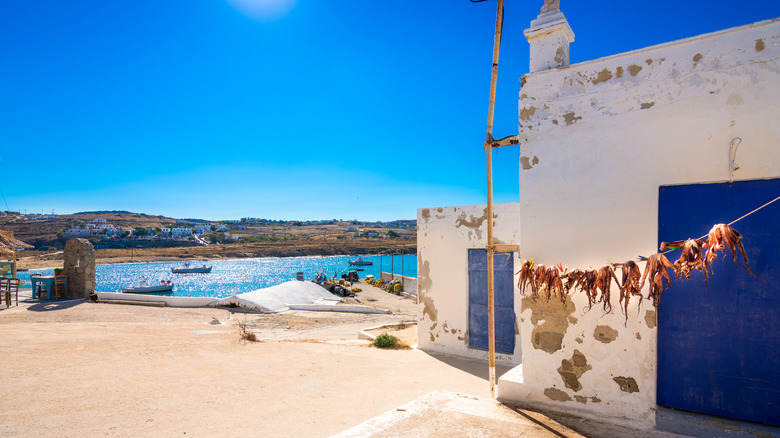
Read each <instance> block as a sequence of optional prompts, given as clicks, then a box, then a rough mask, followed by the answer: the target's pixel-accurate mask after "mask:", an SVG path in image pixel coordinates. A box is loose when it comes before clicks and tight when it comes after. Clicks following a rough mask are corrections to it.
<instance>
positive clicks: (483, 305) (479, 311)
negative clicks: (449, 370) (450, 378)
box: [469, 249, 515, 354]
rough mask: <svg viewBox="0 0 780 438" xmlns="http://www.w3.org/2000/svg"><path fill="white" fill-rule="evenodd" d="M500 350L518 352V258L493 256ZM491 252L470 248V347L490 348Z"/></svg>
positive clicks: (494, 294)
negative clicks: (516, 323) (516, 294)
mask: <svg viewBox="0 0 780 438" xmlns="http://www.w3.org/2000/svg"><path fill="white" fill-rule="evenodd" d="M493 267H494V272H493V278H494V292H493V301H494V312H495V322H496V351H497V352H499V353H507V354H513V353H514V352H515V295H514V257H513V253H511V252H500V253H499V252H497V253H495V255H494V256H493ZM487 278H488V277H487V251H486V250H484V249H469V347H471V348H479V349H482V350H487V349H488V298H487Z"/></svg>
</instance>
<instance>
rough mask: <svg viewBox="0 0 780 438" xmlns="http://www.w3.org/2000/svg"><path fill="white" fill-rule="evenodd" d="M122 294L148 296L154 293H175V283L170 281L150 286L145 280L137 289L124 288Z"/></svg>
mask: <svg viewBox="0 0 780 438" xmlns="http://www.w3.org/2000/svg"><path fill="white" fill-rule="evenodd" d="M121 290H122V293H126V294H148V293H153V292H173V283H171V282H170V281H160V284H154V285H148V284H146V281H145V280H141V281H139V282H138V286H135V287H123V288H121Z"/></svg>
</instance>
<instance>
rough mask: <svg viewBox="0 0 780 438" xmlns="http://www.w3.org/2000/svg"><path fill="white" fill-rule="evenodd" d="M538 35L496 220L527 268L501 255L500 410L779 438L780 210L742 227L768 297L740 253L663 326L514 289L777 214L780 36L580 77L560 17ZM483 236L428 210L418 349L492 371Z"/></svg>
mask: <svg viewBox="0 0 780 438" xmlns="http://www.w3.org/2000/svg"><path fill="white" fill-rule="evenodd" d="M507 25H510V23H507ZM526 37H527V38H528V41H529V44H530V56H531V59H530V70H531V71H530V72H529V73H528V74H526V75H524V76H523V85H522V88H521V90H520V96H519V129H518V139H519V143H520V146H519V157H518V166H519V167H520V178H519V179H520V180H519V200H518V202H513V203H508V204H498V205H496V206H495V211H494V223H495V243H497V244H505V245H517V248H518V251H519V253H518V252H512V253H497V254H496V256H495V266H496V268H495V269H496V275H495V278H496V280H495V282H496V283H495V284H496V286H495V296H496V304H495V306H496V310H495V315H496V350H497V360H498V362H499V364H501V363H503V364H508V365H514V366H515V368H513V369H512V370H511V371H509V372H508V373H506V374H505V375H503V376H501V378H500V380H499V382H498V398H499V400H501V401H506V402H511V403H517V404H521V405H522V404H530V405H534V406H539V407H544V408H546V409H549V410H553V411H556V410H557V411H561V412H568V413H577V414H579V415H582V416H586V417H587V416H591V417H598V418H600V419H609V420H611V421H613V422H616V423H625V424H631V425H633V426H641V427H646V428H652V427H653V426H655V425H656V418H657V417H656V413H657V411H658V410H659V409H661V408H662V407H671V408H676V409H682V410H686V411H694V412H700V413H705V414H713V415H718V416H721V417H727V418H734V419H741V420H749V421H754V422H757V423H764V424H773V425H775V426H777V425H779V424H778V421H780V415H778V413H779V412H780V386H778V385H780V354H778V351H780V335H779V334H778V333H777V332H778V331H777V330H776V328H777V324H776V318H777V315H778V312H780V291H778V290H777V284H780V283H778V282H777V281H773V280H780V278H776V277H778V276H780V260H778V257H780V256H779V255H778V253H777V250H776V248H777V247H780V226H778V224H780V202H777V203H774V204H771V205H769V206H767V207H765V208H763V209H761V210H759V211H756V212H755V213H753V214H752V215H749V216H746V217H745V218H744V219H741V220H739V221H738V222H736V223H735V224H734V228H735V229H737V230H739V231H740V232H741V233H742V235H743V236H744V243H745V247H746V249H747V251H748V256H749V258H750V266H751V267H752V269H753V272H755V273H756V274H757V275H760V279H757V277H752V276H750V275H749V274H748V273H747V272H746V270H745V269H743V268H740V267H739V266H737V265H736V264H734V263H732V261H731V257H730V254H729V255H728V256H726V257H725V260H723V259H721V258H718V260H716V261H715V262H714V263H713V266H712V273H711V274H710V275H709V280H708V282H707V283H706V285H705V283H704V279H703V275H701V273H700V272H694V274H693V275H692V279H691V281H688V282H685V281H681V280H674V281H672V288H671V289H669V290H667V291H665V292H664V294H663V296H662V301H661V304H660V306H659V307H658V308H656V307H654V306H653V304H652V302H651V301H649V300H647V299H643V300H641V301H640V300H639V299H638V297H632V298H631V301H630V302H629V305H628V308H627V312H626V314H623V312H622V311H621V306H622V303H618V295H619V293H618V291H617V290H615V289H617V286H613V292H612V293H613V295H612V302H611V304H612V310H611V312H610V311H609V309H605V308H604V307H602V304H603V303H598V304H596V305H591V303H589V300H588V297H587V296H586V295H585V294H584V293H582V292H579V291H575V290H572V291H571V293H570V294H569V295H568V297H567V298H566V299H565V302H561V300H560V299H558V298H553V299H551V300H549V301H548V300H546V298H544V297H541V298H537V297H533V296H532V294H531V293H530V292H527V293H526V294H525V295H521V293H520V290H519V287H518V286H517V283H518V275H517V272H518V271H519V270H520V261H521V260H523V259H531V258H533V259H534V261H535V262H536V263H537V264H545V265H547V266H554V265H555V264H558V263H561V264H563V265H568V266H569V267H571V268H579V269H585V268H588V267H593V268H598V267H601V266H602V265H604V264H605V263H607V262H624V261H628V260H636V259H637V256H638V255H643V256H649V255H652V254H654V253H656V252H658V247H659V243H660V242H661V241H672V240H681V239H687V238H696V237H699V236H701V235H706V234H707V232H708V231H709V230H710V228H711V227H712V226H713V225H715V224H717V223H731V222H732V221H734V220H737V219H739V218H741V217H742V216H744V215H746V214H748V213H750V212H751V211H753V210H754V209H756V208H758V207H760V206H762V205H764V204H766V203H767V202H769V201H771V200H773V199H775V198H777V197H778V195H780V115H779V114H778V102H780V67H778V60H780V21H778V20H777V19H774V20H768V21H762V22H758V23H754V24H749V25H745V26H741V27H736V28H732V29H726V30H722V31H719V32H714V33H710V34H706V35H700V36H696V37H692V38H688V39H685V40H680V41H674V42H670V43H666V44H660V45H657V46H653V47H648V48H645V49H640V50H635V51H632V52H627V53H621V54H618V55H614V56H610V57H606V58H601V59H596V60H593V61H587V62H582V63H579V64H575V65H569V43H570V42H572V41H573V40H574V33H573V32H572V30H571V28H570V27H569V24H568V22H567V20H566V18H565V17H564V15H563V14H562V13H561V12H560V11H559V10H557V9H556V10H551V11H546V12H544V13H542V14H540V16H539V18H538V19H537V20H534V21H533V22H532V23H531V28H530V29H528V30H526ZM487 220H488V218H487V214H486V206H485V205H475V206H456V207H439V208H422V209H420V210H418V215H417V223H418V227H419V230H418V263H419V266H418V272H419V274H418V294H419V302H420V307H419V324H418V330H419V333H418V338H419V347H420V348H421V349H423V350H427V351H432V352H442V353H449V354H455V355H459V356H465V357H472V358H479V359H485V358H487V351H486V350H487V298H486V275H487V274H486V268H485V263H486V262H485V260H486V250H485V247H486V244H487V240H486V239H487V231H486V226H487ZM668 257H669V258H670V259H671V260H672V261H674V260H675V259H676V258H677V257H679V251H678V252H676V253H670V254H668ZM740 261H741V259H740ZM638 263H639V265H640V266H641V267H643V268H644V263H643V262H638ZM618 277H620V274H619V273H618ZM642 294H643V295H644V296H645V297H647V287H646V288H645V289H644V290H642ZM772 327H774V328H775V330H774V331H773V330H772V329H771V328H772ZM486 366H487V365H486Z"/></svg>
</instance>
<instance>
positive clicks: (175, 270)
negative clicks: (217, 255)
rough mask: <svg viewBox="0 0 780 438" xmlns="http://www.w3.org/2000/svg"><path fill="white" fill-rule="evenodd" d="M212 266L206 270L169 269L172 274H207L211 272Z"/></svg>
mask: <svg viewBox="0 0 780 438" xmlns="http://www.w3.org/2000/svg"><path fill="white" fill-rule="evenodd" d="M211 268H212V266H209V267H208V268H171V272H172V273H174V274H208V273H209V272H211Z"/></svg>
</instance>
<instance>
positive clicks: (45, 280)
mask: <svg viewBox="0 0 780 438" xmlns="http://www.w3.org/2000/svg"><path fill="white" fill-rule="evenodd" d="M55 278H56V277H55V276H53V275H44V276H34V277H30V282H31V283H32V294H33V298H37V297H36V296H35V294H36V292H37V291H38V288H37V285H38V283H42V285H44V286H46V299H47V300H50V299H51V291H52V290H54V279H55ZM66 278H67V277H66ZM65 296H68V282H67V280H66V281H65Z"/></svg>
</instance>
